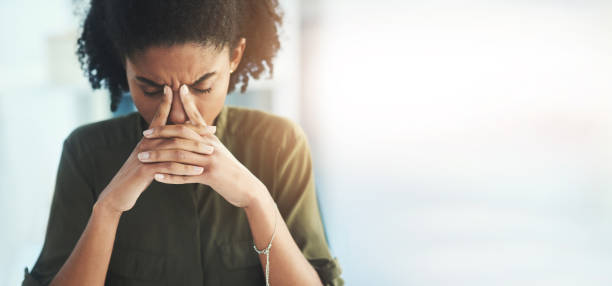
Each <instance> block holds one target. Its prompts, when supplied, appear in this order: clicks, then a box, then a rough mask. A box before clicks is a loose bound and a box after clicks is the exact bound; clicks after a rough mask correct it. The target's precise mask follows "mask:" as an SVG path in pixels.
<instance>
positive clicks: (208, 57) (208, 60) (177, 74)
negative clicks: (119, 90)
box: [125, 39, 245, 125]
mask: <svg viewBox="0 0 612 286" xmlns="http://www.w3.org/2000/svg"><path fill="white" fill-rule="evenodd" d="M244 48H245V40H244V39H243V40H242V41H241V42H240V44H239V45H238V46H237V47H236V48H235V49H234V50H233V51H231V52H232V55H231V57H230V49H229V48H228V47H224V48H223V49H215V48H214V47H210V46H205V47H204V46H202V45H198V44H194V43H187V44H178V45H173V46H167V47H157V46H156V47H150V48H148V49H146V50H145V51H143V52H141V53H138V54H136V55H133V56H131V57H129V58H127V59H126V65H125V67H126V68H125V69H126V74H127V81H128V85H129V88H130V93H131V95H132V99H133V101H134V104H135V105H136V108H137V109H138V111H139V112H140V114H141V115H142V117H144V119H145V120H146V121H147V122H148V123H150V122H151V120H152V119H153V116H154V115H155V112H156V111H157V107H158V105H159V103H160V102H161V98H162V95H163V86H164V85H167V86H169V87H170V88H171V89H172V95H173V96H172V107H171V109H170V114H169V116H168V124H182V123H184V122H185V121H187V120H189V118H188V117H187V114H186V113H185V110H184V109H183V104H182V103H181V99H180V97H179V88H180V86H181V85H183V84H186V85H187V86H188V87H189V92H190V93H191V94H192V96H193V98H194V101H195V103H196V106H197V108H198V110H199V111H200V113H201V114H202V117H203V118H204V120H205V121H206V124H208V125H210V124H212V122H213V120H214V119H215V117H217V115H218V114H219V112H221V109H222V108H223V104H224V103H225V97H226V96H227V89H228V86H229V79H230V71H233V70H234V69H236V67H237V66H238V63H239V62H240V59H241V58H242V53H243V51H244Z"/></svg>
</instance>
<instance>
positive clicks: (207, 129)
mask: <svg viewBox="0 0 612 286" xmlns="http://www.w3.org/2000/svg"><path fill="white" fill-rule="evenodd" d="M185 125H187V126H188V127H189V128H191V129H193V131H195V132H196V133H198V134H200V136H204V135H209V134H215V132H217V126H213V125H207V126H204V125H194V124H189V123H187V124H185Z"/></svg>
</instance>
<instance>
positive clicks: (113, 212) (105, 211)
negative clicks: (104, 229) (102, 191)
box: [92, 199, 123, 218]
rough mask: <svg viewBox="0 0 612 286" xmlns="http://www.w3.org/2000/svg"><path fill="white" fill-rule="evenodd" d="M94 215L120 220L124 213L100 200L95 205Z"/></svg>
mask: <svg viewBox="0 0 612 286" xmlns="http://www.w3.org/2000/svg"><path fill="white" fill-rule="evenodd" d="M92 213H96V214H98V215H101V216H104V217H112V218H119V217H120V216H121V214H123V211H120V210H118V209H116V208H114V207H112V206H111V205H110V204H109V203H108V202H107V201H106V200H104V199H100V200H98V201H96V203H95V204H94V206H93V210H92Z"/></svg>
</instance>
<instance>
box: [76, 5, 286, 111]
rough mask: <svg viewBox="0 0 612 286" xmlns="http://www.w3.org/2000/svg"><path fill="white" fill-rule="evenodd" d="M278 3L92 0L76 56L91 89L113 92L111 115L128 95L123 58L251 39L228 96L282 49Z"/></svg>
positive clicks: (235, 43)
mask: <svg viewBox="0 0 612 286" xmlns="http://www.w3.org/2000/svg"><path fill="white" fill-rule="evenodd" d="M282 18H283V15H282V12H281V11H280V8H279V6H278V1H277V0H91V3H90V7H89V10H88V11H87V14H86V16H85V20H84V21H83V26H82V33H81V36H80V37H79V39H78V40H77V52H76V53H77V56H78V58H79V62H80V64H81V68H82V69H83V71H84V72H85V75H86V77H88V79H89V82H90V83H91V86H92V88H93V89H99V88H101V87H105V88H107V89H108V90H109V91H110V96H111V111H115V110H117V106H118V105H119V102H120V101H121V98H122V94H123V92H125V91H128V90H129V88H128V83H127V79H126V74H125V59H126V57H129V56H131V55H134V53H136V52H139V51H143V50H145V49H146V48H148V47H151V46H170V45H173V44H181V43H187V42H195V43H200V44H203V45H214V46H216V47H224V46H229V47H230V48H234V47H235V46H236V45H237V44H238V42H239V40H240V38H245V39H246V40H247V48H246V49H245V51H244V54H243V57H242V60H241V61H240V64H239V65H238V67H237V68H236V70H235V71H234V72H233V73H232V75H231V77H230V82H229V88H228V92H232V91H233V90H234V88H235V87H236V84H238V83H241V84H242V86H241V89H240V91H241V92H245V91H246V88H247V86H248V83H249V77H253V78H254V79H258V78H259V77H260V75H261V74H262V73H263V72H264V71H265V70H266V67H267V69H268V72H269V75H270V77H271V76H272V74H273V64H272V59H273V58H274V56H275V55H276V53H277V51H278V50H279V49H280V41H279V37H278V31H277V28H279V27H280V26H281V24H282Z"/></svg>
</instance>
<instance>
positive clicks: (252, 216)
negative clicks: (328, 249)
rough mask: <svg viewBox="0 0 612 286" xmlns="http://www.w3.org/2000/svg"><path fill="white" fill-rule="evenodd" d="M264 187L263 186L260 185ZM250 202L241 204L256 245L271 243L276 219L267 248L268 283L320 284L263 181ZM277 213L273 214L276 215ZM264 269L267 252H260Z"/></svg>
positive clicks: (263, 268)
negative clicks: (270, 245)
mask: <svg viewBox="0 0 612 286" xmlns="http://www.w3.org/2000/svg"><path fill="white" fill-rule="evenodd" d="M262 188H263V189H262ZM257 193H258V195H256V196H255V197H254V199H253V202H252V203H250V204H249V206H248V207H246V208H244V210H245V212H246V215H247V219H248V221H249V226H250V228H251V234H252V235H253V240H254V242H255V245H256V246H257V249H263V248H265V247H267V246H268V243H270V238H271V237H272V233H273V232H274V224H275V219H276V223H277V225H276V235H275V237H274V241H273V242H272V248H271V249H270V277H269V278H270V284H271V285H321V280H320V278H319V276H318V274H317V272H316V271H315V270H314V268H313V267H312V266H311V265H310V263H309V262H308V260H306V258H305V257H304V255H303V254H302V252H301V251H300V249H299V248H298V246H297V244H296V243H295V241H294V240H293V237H292V236H291V233H290V232H289V229H288V228H287V225H286V224H285V221H284V220H283V218H282V216H281V215H280V212H279V211H278V208H277V207H276V204H274V202H273V200H272V197H271V196H270V194H269V192H268V191H267V190H266V189H265V186H263V185H262V187H260V189H258V191H257ZM275 216H276V218H275ZM259 260H260V262H261V266H262V270H263V271H264V273H265V265H266V256H265V255H259Z"/></svg>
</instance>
